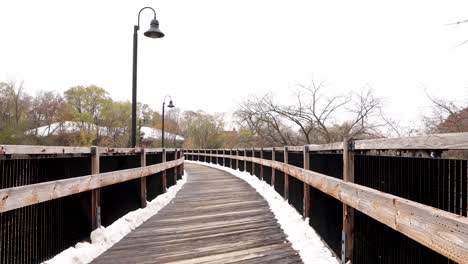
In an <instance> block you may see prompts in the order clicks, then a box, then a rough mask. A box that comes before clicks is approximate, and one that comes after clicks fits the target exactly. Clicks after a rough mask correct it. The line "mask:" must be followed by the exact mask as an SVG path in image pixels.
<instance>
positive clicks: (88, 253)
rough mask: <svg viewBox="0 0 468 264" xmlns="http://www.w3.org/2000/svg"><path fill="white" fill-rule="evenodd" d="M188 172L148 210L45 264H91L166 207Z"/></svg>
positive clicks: (131, 214)
mask: <svg viewBox="0 0 468 264" xmlns="http://www.w3.org/2000/svg"><path fill="white" fill-rule="evenodd" d="M187 177H189V176H188V175H187V172H185V171H184V176H182V179H181V180H179V181H177V184H176V185H174V186H171V187H170V188H168V189H167V192H166V193H164V194H161V195H159V196H158V197H156V198H155V199H153V200H152V201H151V202H148V203H147V206H146V208H140V209H137V210H135V211H132V212H129V213H128V214H126V215H124V216H122V217H121V218H119V219H118V220H116V221H115V222H114V223H112V224H111V225H109V226H108V227H100V228H98V229H96V230H94V231H93V232H91V235H90V238H91V243H88V242H80V243H77V244H76V245H75V247H70V248H68V249H66V250H64V251H62V252H61V253H59V254H58V255H56V256H55V257H53V258H52V259H50V260H47V261H44V262H43V264H82V263H89V262H91V261H92V260H93V259H95V258H96V257H98V256H99V255H101V254H102V253H103V252H104V251H106V250H107V249H109V248H110V247H112V246H113V245H114V244H115V243H117V242H119V241H120V240H121V239H122V238H123V237H124V236H125V235H127V234H128V233H130V232H131V231H132V230H133V229H135V228H137V227H138V226H139V225H141V224H142V223H143V222H145V221H146V220H148V219H149V218H150V217H152V216H153V215H155V214H157V213H158V212H159V210H161V209H162V208H163V207H164V206H166V205H167V204H168V203H169V202H170V201H171V200H172V199H173V198H174V197H175V196H176V194H177V192H178V191H179V190H180V189H181V188H182V186H183V185H184V184H185V182H186V181H187Z"/></svg>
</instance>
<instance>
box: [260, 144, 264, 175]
mask: <svg viewBox="0 0 468 264" xmlns="http://www.w3.org/2000/svg"><path fill="white" fill-rule="evenodd" d="M260 159H263V148H260ZM260 180H261V181H263V165H261V164H260Z"/></svg>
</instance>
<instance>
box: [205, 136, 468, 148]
mask: <svg viewBox="0 0 468 264" xmlns="http://www.w3.org/2000/svg"><path fill="white" fill-rule="evenodd" d="M305 146H308V148H309V151H331V150H343V142H334V143H328V144H308V145H305ZM287 147H288V150H289V151H303V150H304V146H287ZM236 149H237V150H240V151H246V150H252V148H234V150H236ZM253 149H254V150H255V151H259V150H261V149H263V150H265V151H271V150H272V149H273V148H272V147H264V148H258V147H255V148H253ZM354 149H355V150H468V132H464V133H445V134H431V135H424V136H413V137H398V138H378V139H361V140H355V141H354ZM204 150H223V149H204ZM225 150H229V149H225ZM275 151H280V152H281V151H284V147H275Z"/></svg>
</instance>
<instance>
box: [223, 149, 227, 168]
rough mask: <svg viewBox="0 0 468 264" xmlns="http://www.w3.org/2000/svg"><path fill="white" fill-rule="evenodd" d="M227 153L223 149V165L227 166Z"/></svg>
mask: <svg viewBox="0 0 468 264" xmlns="http://www.w3.org/2000/svg"><path fill="white" fill-rule="evenodd" d="M225 155H226V150H225V149H223V167H226V157H225Z"/></svg>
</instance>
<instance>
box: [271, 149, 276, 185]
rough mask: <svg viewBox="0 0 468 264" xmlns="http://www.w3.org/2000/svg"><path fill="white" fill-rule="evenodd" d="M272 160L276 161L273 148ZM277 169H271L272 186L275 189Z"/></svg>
mask: <svg viewBox="0 0 468 264" xmlns="http://www.w3.org/2000/svg"><path fill="white" fill-rule="evenodd" d="M271 160H272V161H276V154H275V148H271ZM275 174H276V173H275V168H273V167H272V168H271V183H270V184H271V186H273V187H275Z"/></svg>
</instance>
